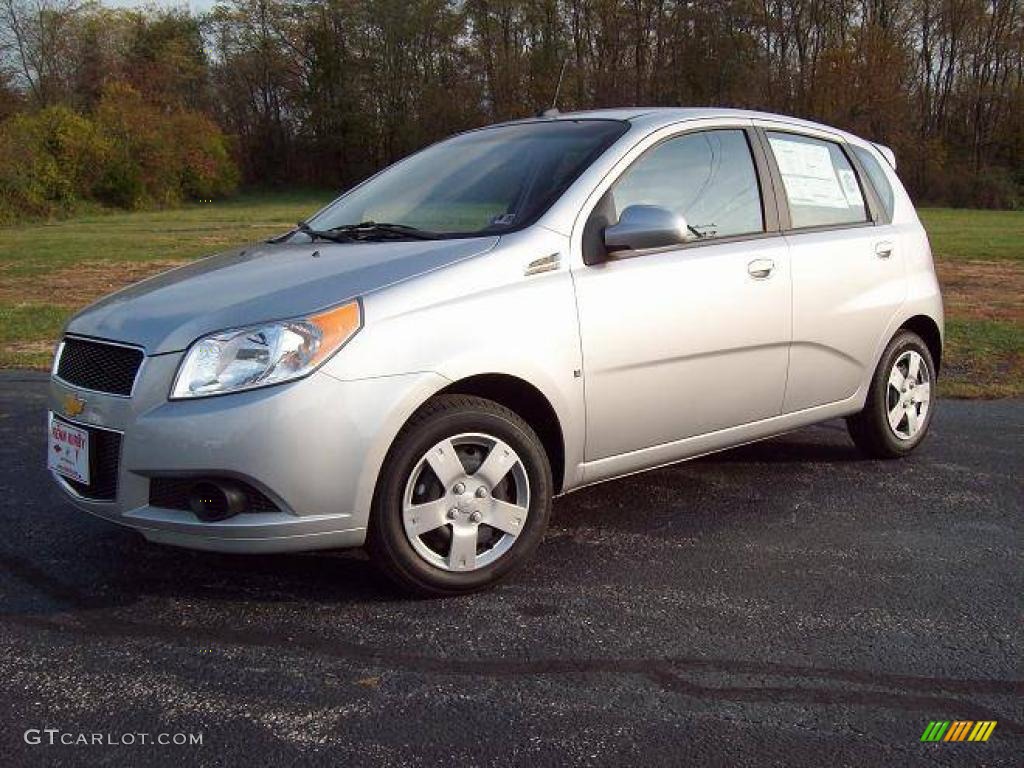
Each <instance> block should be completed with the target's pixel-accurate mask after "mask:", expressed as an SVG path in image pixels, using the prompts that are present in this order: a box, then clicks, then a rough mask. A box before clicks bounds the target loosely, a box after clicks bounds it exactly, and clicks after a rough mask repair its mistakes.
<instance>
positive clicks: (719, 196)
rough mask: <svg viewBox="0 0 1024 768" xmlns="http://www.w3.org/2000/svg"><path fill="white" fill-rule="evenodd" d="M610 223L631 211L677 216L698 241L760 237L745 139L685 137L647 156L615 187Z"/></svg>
mask: <svg viewBox="0 0 1024 768" xmlns="http://www.w3.org/2000/svg"><path fill="white" fill-rule="evenodd" d="M609 202H610V203H611V204H612V205H614V212H613V215H612V217H611V219H612V220H613V221H614V220H615V219H616V218H617V217H618V216H619V215H620V214H621V213H622V211H623V210H625V209H626V208H628V207H629V206H631V205H657V206H661V207H662V208H668V209H669V210H671V211H673V212H675V213H678V214H680V215H681V216H683V217H684V218H685V219H686V223H687V225H688V226H689V227H690V228H691V231H692V232H694V234H696V235H697V236H698V237H700V238H701V239H704V238H715V237H729V236H733V235H748V234H754V233H760V232H763V231H764V216H763V213H762V210H761V192H760V188H759V186H758V183H757V171H756V169H755V167H754V159H753V157H752V156H751V154H750V145H749V144H748V143H747V137H746V134H745V133H744V132H743V131H741V130H718V131H704V132H700V133H688V134H685V135H683V136H679V137H678V138H674V139H669V140H668V141H665V142H663V143H661V144H659V145H657V146H655V147H654V148H653V149H651V150H649V151H648V152H647V153H646V154H645V155H643V156H642V157H641V158H640V159H639V160H637V161H636V162H635V163H634V164H633V165H632V166H630V168H629V169H628V170H627V171H626V172H625V173H624V174H623V175H622V176H621V177H620V178H619V179H618V181H616V182H615V185H614V186H613V187H612V188H611V190H610V198H609Z"/></svg>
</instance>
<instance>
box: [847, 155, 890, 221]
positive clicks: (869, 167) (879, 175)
mask: <svg viewBox="0 0 1024 768" xmlns="http://www.w3.org/2000/svg"><path fill="white" fill-rule="evenodd" d="M853 153H854V154H855V155H856V156H857V160H858V161H859V162H860V164H861V167H863V168H864V173H866V174H867V175H868V179H870V180H871V186H872V187H874V188H875V194H877V195H878V199H879V201H880V202H881V203H882V209H883V210H884V212H885V220H886V221H887V222H889V221H892V211H893V206H894V205H895V200H896V195H895V193H894V192H893V190H892V184H890V183H889V176H888V175H887V174H886V172H885V169H884V168H883V167H882V164H881V163H880V162H879V161H878V159H877V158H876V157H875V154H874V152H872V151H871V150H870V149H867V148H866V147H853Z"/></svg>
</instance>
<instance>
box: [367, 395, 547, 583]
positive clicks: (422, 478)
mask: <svg viewBox="0 0 1024 768" xmlns="http://www.w3.org/2000/svg"><path fill="white" fill-rule="evenodd" d="M551 497H552V481H551V469H550V467H549V465H548V460H547V455H546V454H545V452H544V449H543V447H542V445H541V443H540V440H539V439H538V438H537V436H536V434H535V433H534V432H533V430H532V429H531V428H530V427H529V425H528V424H526V422H524V421H523V420H522V419H521V418H520V417H519V416H518V415H516V414H515V413H514V412H512V411H510V410H509V409H507V408H505V407H503V406H501V405H499V404H498V403H495V402H492V401H490V400H485V399H483V398H478V397H469V396H464V395H443V396H440V397H437V398H435V399H433V400H431V401H430V402H429V403H427V405H425V406H424V407H423V408H421V409H420V411H419V412H417V414H416V415H415V416H413V418H412V419H411V420H410V421H409V423H408V424H407V425H406V426H405V427H404V428H403V429H402V431H401V433H400V434H399V435H398V437H397V438H396V440H395V444H394V445H393V446H392V448H391V451H390V452H389V453H388V457H387V459H386V460H385V463H384V468H383V470H382V473H381V479H380V482H379V483H378V487H377V493H376V496H375V499H374V505H373V510H372V513H371V520H370V531H369V534H368V546H369V548H370V551H371V554H372V555H373V558H374V560H375V562H376V563H377V564H378V565H379V566H380V567H381V568H382V569H383V570H384V572H385V573H386V574H387V575H388V576H389V577H390V578H391V579H392V580H394V581H395V582H396V583H397V584H398V585H399V586H401V587H403V588H404V589H406V590H409V591H412V592H415V593H418V594H422V595H434V596H440V595H452V594H462V593H465V592H471V591H474V590H477V589H482V588H485V587H489V586H491V585H493V584H495V583H496V582H497V581H499V580H500V579H502V578H503V577H505V576H507V575H508V574H510V573H511V572H512V571H514V570H516V569H517V568H518V567H520V566H521V565H522V564H523V562H525V560H526V559H527V558H528V557H529V556H530V555H531V554H532V553H533V551H534V550H535V549H536V548H537V546H538V544H540V541H541V539H542V538H543V536H544V531H545V529H546V528H547V522H548V517H549V515H550V510H551Z"/></svg>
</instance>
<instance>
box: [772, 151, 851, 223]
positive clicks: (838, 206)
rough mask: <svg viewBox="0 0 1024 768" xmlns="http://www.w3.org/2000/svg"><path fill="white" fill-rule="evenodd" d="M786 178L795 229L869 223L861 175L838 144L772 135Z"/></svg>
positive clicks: (790, 210) (783, 175)
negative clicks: (859, 178) (856, 171)
mask: <svg viewBox="0 0 1024 768" xmlns="http://www.w3.org/2000/svg"><path fill="white" fill-rule="evenodd" d="M768 142H769V144H771V148H772V154H774V155H775V162H776V163H777V164H778V166H779V173H780V174H781V175H782V185H783V186H784V187H785V190H786V199H787V200H788V201H789V215H790V219H791V220H792V224H793V227H795V228H800V227H820V226H828V225H832V226H835V225H841V224H860V223H863V222H866V221H867V220H868V211H867V207H866V206H865V204H864V196H863V194H862V193H861V189H860V182H859V181H858V179H857V174H856V173H855V172H854V170H853V166H851V165H850V161H849V160H847V159H846V155H845V154H843V150H842V148H840V146H839V145H838V144H836V143H835V142H831V141H822V140H821V139H812V138H809V137H807V136H797V135H795V134H791V133H776V132H774V131H769V132H768Z"/></svg>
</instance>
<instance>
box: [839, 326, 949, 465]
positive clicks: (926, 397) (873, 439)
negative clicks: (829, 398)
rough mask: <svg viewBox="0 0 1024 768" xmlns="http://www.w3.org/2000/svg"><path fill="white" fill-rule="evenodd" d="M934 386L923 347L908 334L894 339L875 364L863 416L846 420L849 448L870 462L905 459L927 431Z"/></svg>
mask: <svg viewBox="0 0 1024 768" xmlns="http://www.w3.org/2000/svg"><path fill="white" fill-rule="evenodd" d="M934 382H935V363H934V362H933V361H932V355H931V352H930V351H929V349H928V345H927V344H925V343H924V341H923V340H922V339H921V337H920V336H918V335H917V334H916V333H913V332H911V331H900V332H899V333H897V334H896V336H895V337H893V340H892V341H890V342H889V346H888V347H886V349H885V352H884V353H883V355H882V359H881V361H879V363H878V368H877V369H876V370H875V375H874V377H873V378H872V380H871V388H870V390H869V391H868V398H867V402H866V403H865V404H864V410H863V411H861V412H860V413H858V414H856V415H854V416H851V417H849V418H848V419H847V420H846V425H847V428H848V429H849V431H850V437H852V438H853V442H854V443H856V445H857V447H858V448H860V450H861V451H862V452H863V453H865V454H867V455H868V456H871V457H873V458H879V459H893V458H898V457H900V456H905V455H907V454H908V453H910V452H911V451H912V450H914V448H916V447H917V446H918V445H919V444H920V443H921V441H922V440H923V439H924V437H925V435H926V434H927V432H928V427H929V426H930V425H931V421H932V415H933V414H934V410H935V390H934Z"/></svg>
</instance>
